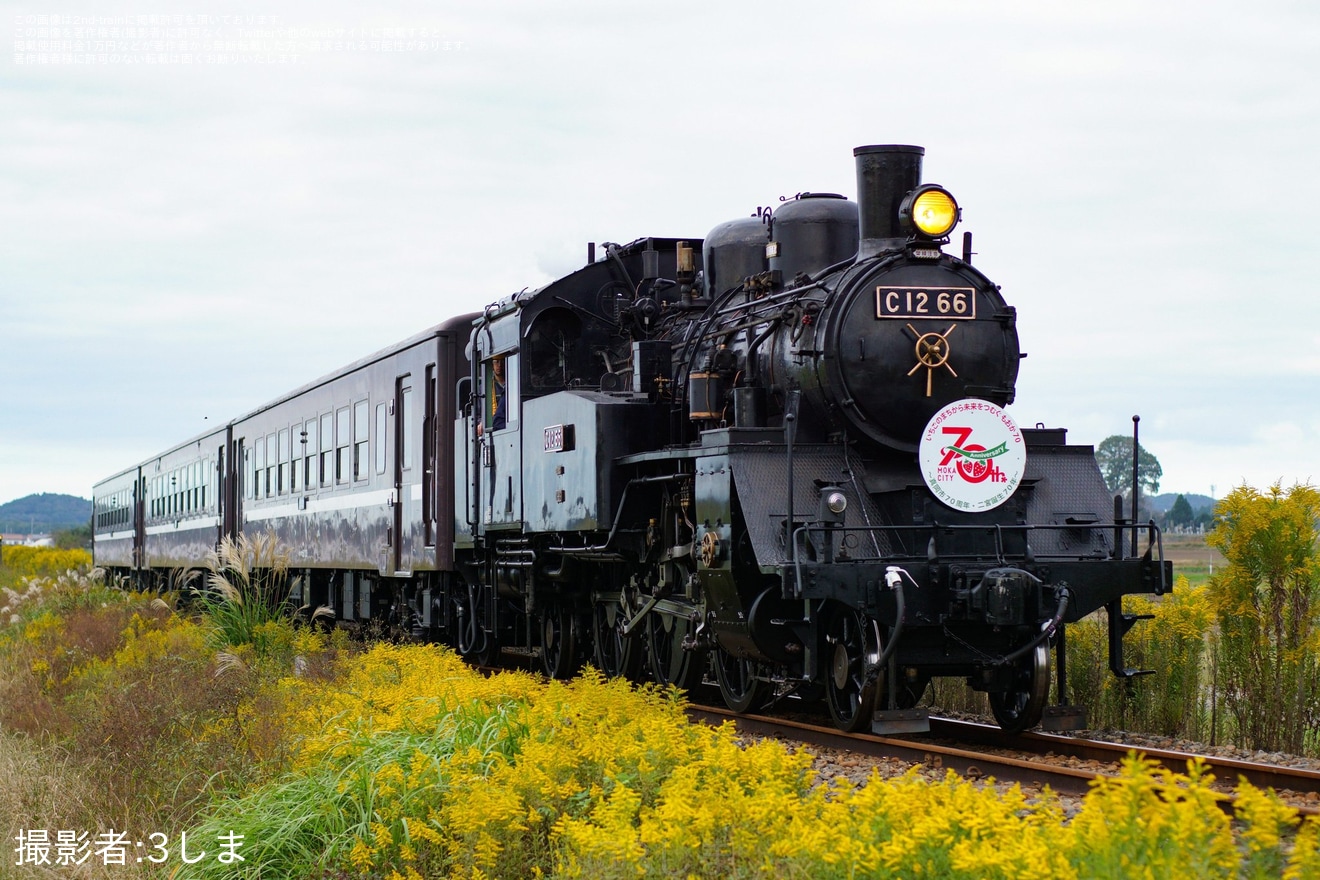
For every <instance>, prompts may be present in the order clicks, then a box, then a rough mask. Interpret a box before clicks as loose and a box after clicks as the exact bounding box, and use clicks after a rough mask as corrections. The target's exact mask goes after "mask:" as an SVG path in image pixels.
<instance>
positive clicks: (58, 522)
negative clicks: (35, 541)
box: [0, 492, 92, 535]
mask: <svg viewBox="0 0 1320 880" xmlns="http://www.w3.org/2000/svg"><path fill="white" fill-rule="evenodd" d="M91 519H92V502H90V501H88V500H87V499H86V498H79V497H78V496H76V495H57V494H55V493H52V492H42V493H41V494H40V495H28V496H27V497H25V498H19V499H17V500H15V501H10V502H9V503H8V504H0V532H18V533H21V534H24V535H26V534H43V533H46V532H54V531H58V530H60V529H71V528H74V527H75V526H85V525H87V524H88V523H89V522H90V521H91Z"/></svg>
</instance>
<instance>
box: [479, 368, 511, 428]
mask: <svg viewBox="0 0 1320 880" xmlns="http://www.w3.org/2000/svg"><path fill="white" fill-rule="evenodd" d="M486 388H487V392H488V393H487V394H486V415H485V418H483V419H482V422H483V423H484V427H485V428H486V430H490V431H500V430H503V429H504V426H505V422H506V416H505V413H506V406H507V404H506V400H505V398H506V397H507V396H508V395H507V394H506V389H505V382H504V358H503V357H497V358H491V359H490V368H489V371H488V372H487V373H486ZM481 427H482V426H481V425H479V426H478V433H480V432H481Z"/></svg>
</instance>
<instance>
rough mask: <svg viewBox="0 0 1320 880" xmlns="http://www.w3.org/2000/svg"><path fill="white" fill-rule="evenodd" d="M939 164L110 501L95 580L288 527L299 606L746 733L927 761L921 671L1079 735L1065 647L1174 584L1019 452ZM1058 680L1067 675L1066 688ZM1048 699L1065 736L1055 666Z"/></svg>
mask: <svg viewBox="0 0 1320 880" xmlns="http://www.w3.org/2000/svg"><path fill="white" fill-rule="evenodd" d="M923 155H924V150H923V149H922V148H920V147H913V146H901V145H890V146H865V147H859V148H857V149H856V150H855V151H854V156H855V160H856V165H857V180H858V199H857V201H856V202H851V201H848V200H847V199H845V198H843V197H842V196H838V195H834V194H822V193H800V194H798V195H797V196H795V197H793V198H792V199H787V200H785V201H784V204H783V205H782V206H780V207H779V208H778V209H777V210H775V211H774V212H773V214H772V213H771V212H769V211H760V212H758V216H753V217H747V218H743V219H739V220H734V221H731V222H728V223H724V224H721V225H719V226H717V227H715V229H714V230H712V231H711V233H710V234H709V235H708V236H707V237H706V238H705V239H704V241H701V240H696V239H688V240H678V239H668V238H645V239H639V240H637V241H634V242H632V243H631V244H627V245H616V244H610V243H607V244H605V245H603V247H602V251H601V253H600V256H599V257H597V255H596V252H595V247H594V245H592V246H589V248H588V262H587V264H586V265H585V266H584V267H582V268H581V269H579V270H577V271H576V272H573V273H572V274H570V275H567V276H565V277H564V278H561V279H559V280H557V281H554V282H552V283H550V284H548V285H546V286H545V287H543V288H541V289H539V290H536V291H531V292H522V293H517V294H513V295H512V296H508V297H505V298H504V299H501V300H500V301H498V302H496V303H492V304H491V305H489V306H487V307H486V308H485V309H484V310H483V311H482V312H481V313H479V314H474V315H466V316H462V317H459V318H455V319H453V320H450V321H448V322H447V323H445V324H442V325H440V326H438V327H435V328H433V329H431V330H428V331H426V332H424V333H421V334H419V335H417V336H414V337H412V338H411V339H408V340H406V341H404V342H401V343H399V344H398V345H396V346H393V347H391V348H388V349H386V350H384V351H381V352H378V353H377V354H374V355H372V356H370V357H367V358H364V359H363V360H360V361H358V362H357V363H354V364H352V365H350V366H348V367H346V368H344V369H342V370H340V371H338V372H336V373H334V374H331V375H329V376H326V377H324V378H322V379H320V380H318V381H316V382H313V383H311V384H309V385H306V386H304V387H302V388H300V389H298V390H296V391H294V392H292V393H290V394H288V395H286V396H284V397H281V398H279V399H278V400H275V401H272V402H271V403H269V404H267V405H265V406H262V407H260V408H258V409H256V410H254V411H252V412H250V413H248V414H246V415H244V416H242V417H240V418H238V419H235V420H233V421H232V422H229V423H228V424H226V425H225V426H223V428H220V429H217V430H215V431H211V432H209V433H207V434H204V435H202V436H199V437H196V438H193V439H192V440H189V441H187V442H186V443H184V444H181V445H180V446H177V447H175V448H173V449H171V450H168V451H166V452H164V453H162V454H161V455H159V456H156V457H154V458H152V459H149V460H148V461H145V462H142V463H140V464H138V465H136V466H134V467H132V468H128V469H126V470H125V471H123V472H121V473H119V474H117V475H115V476H113V477H111V478H109V479H107V480H105V481H103V482H102V483H100V484H98V485H97V487H96V489H95V493H94V494H95V511H96V512H95V514H94V517H95V523H94V525H95V529H94V533H95V552H96V559H97V562H98V564H100V565H102V566H104V567H107V568H109V569H110V570H111V571H113V572H116V573H119V574H121V575H124V576H127V577H131V578H135V579H137V580H140V581H148V582H156V583H159V582H160V581H161V579H162V576H163V575H165V574H168V573H169V572H170V571H171V570H177V569H184V570H188V569H195V568H197V567H198V566H199V565H200V564H201V563H202V561H203V559H204V557H205V554H206V552H207V551H208V550H210V549H211V548H212V547H214V546H215V544H216V543H217V541H218V540H219V539H220V538H222V537H225V536H230V537H235V536H237V535H239V534H241V533H249V534H251V533H259V532H265V531H267V530H270V531H273V532H274V533H275V534H276V535H277V536H278V538H279V541H280V543H281V544H282V545H283V546H284V548H286V549H287V550H288V551H289V553H290V554H291V570H292V571H293V572H295V573H296V574H297V575H298V577H297V578H296V579H295V581H294V586H293V591H294V594H293V596H292V599H293V601H294V602H296V603H298V604H305V605H309V606H318V605H325V606H329V607H331V608H333V610H334V611H335V613H336V615H337V617H338V618H339V619H340V620H341V621H368V620H381V619H383V620H385V621H387V622H388V623H389V624H391V625H394V626H397V627H401V628H403V629H404V630H405V631H410V632H412V633H413V634H414V635H417V636H420V637H426V638H430V639H435V640H440V641H444V642H447V643H449V644H451V645H453V646H454V647H455V648H457V649H458V650H459V651H461V652H462V653H463V654H464V655H466V656H468V657H470V658H472V659H474V660H478V661H488V660H491V659H493V658H494V657H495V656H496V655H497V654H499V653H501V652H505V653H522V654H525V655H528V656H534V657H536V658H539V661H540V663H541V665H542V667H543V668H544V670H545V672H546V673H547V674H548V675H551V676H558V677H562V676H567V675H570V674H572V673H573V672H574V671H575V670H576V668H577V667H578V665H579V664H580V662H582V661H583V660H586V659H590V661H591V662H593V663H594V664H595V665H596V666H597V667H598V668H600V669H601V670H602V671H604V672H605V673H607V674H610V675H625V676H631V677H638V676H640V675H642V674H643V673H642V669H643V667H646V668H647V669H648V670H649V675H650V676H651V677H652V678H654V679H655V680H657V681H659V682H662V683H668V684H674V685H678V686H682V687H687V686H691V685H693V684H695V683H696V682H698V681H699V680H701V679H702V678H703V676H705V675H707V674H709V675H711V676H713V678H714V679H715V681H716V682H717V683H718V685H719V688H720V691H721V693H722V695H723V697H724V699H725V700H726V702H727V703H728V704H729V706H730V707H732V708H734V709H735V710H738V711H749V710H752V709H756V708H759V707H763V706H765V705H767V704H768V703H770V702H771V701H773V700H775V699H776V698H781V697H784V696H786V695H790V694H794V695H797V696H800V697H805V698H811V699H816V698H823V699H824V700H825V702H826V704H827V705H828V707H829V710H830V713H831V716H832V717H833V719H834V721H835V723H836V724H837V725H838V726H839V727H841V728H844V729H849V730H857V729H864V728H871V729H874V730H877V731H882V732H892V731H898V730H916V729H921V728H922V727H924V725H925V713H924V711H923V710H920V709H916V708H914V707H915V705H916V703H917V702H918V700H919V699H920V697H921V695H922V694H923V692H924V691H925V689H926V686H927V684H928V683H929V681H930V679H931V678H932V677H934V676H959V677H964V678H966V680H967V682H968V683H969V685H970V686H971V687H973V688H976V689H978V690H983V691H985V692H987V693H988V695H989V698H990V704H991V707H992V709H993V711H994V714H995V716H996V718H997V719H998V721H999V722H1000V724H1001V725H1002V726H1004V727H1005V728H1008V729H1011V730H1021V729H1025V728H1028V727H1031V726H1034V725H1036V724H1038V723H1042V721H1043V722H1044V723H1045V724H1046V726H1050V727H1053V728H1056V729H1058V728H1067V727H1078V726H1083V725H1084V712H1083V711H1082V710H1080V709H1078V708H1077V707H1072V706H1068V705H1066V703H1067V699H1066V696H1067V686H1066V670H1065V668H1064V657H1065V650H1064V649H1065V642H1064V639H1065V631H1066V625H1067V624H1068V623H1071V622H1073V621H1076V620H1079V619H1081V618H1082V617H1085V616H1086V615H1089V614H1091V613H1093V612H1095V611H1097V610H1098V609H1100V608H1106V609H1107V610H1108V612H1109V615H1108V619H1109V649H1110V667H1111V669H1112V671H1113V672H1114V673H1115V674H1116V675H1119V676H1121V677H1126V678H1130V677H1132V676H1133V675H1135V674H1137V673H1136V671H1134V670H1129V669H1127V668H1126V667H1125V666H1124V663H1123V656H1122V652H1123V635H1124V633H1125V632H1126V631H1127V629H1128V628H1129V627H1131V625H1132V624H1133V623H1134V622H1135V620H1134V618H1133V617H1132V616H1128V615H1124V614H1123V613H1122V609H1121V604H1120V602H1121V598H1122V596H1124V595H1126V594H1130V593H1157V594H1158V593H1163V592H1165V591H1166V590H1167V589H1168V587H1169V585H1170V583H1171V578H1172V571H1171V566H1170V564H1169V563H1167V562H1166V561H1164V559H1163V555H1162V551H1161V548H1160V543H1159V533H1158V531H1157V530H1156V529H1155V527H1154V526H1153V524H1148V525H1145V526H1138V525H1137V524H1136V523H1135V522H1133V521H1131V520H1124V519H1123V518H1122V510H1121V507H1120V506H1119V505H1118V503H1117V502H1118V500H1117V499H1112V498H1111V497H1110V496H1109V493H1108V491H1107V490H1106V487H1105V485H1104V482H1103V480H1102V479H1101V476H1100V472H1099V469H1098V468H1097V466H1096V462H1095V456H1094V453H1093V450H1092V448H1091V447H1089V446H1070V445H1067V443H1066V442H1065V431H1063V430H1062V429H1047V428H1043V427H1041V426H1037V427H1035V428H1025V429H1020V428H1018V427H1017V425H1016V424H1015V423H1014V422H1013V420H1012V419H1011V418H1010V417H1009V416H1008V415H1007V414H1006V413H1004V411H1003V410H1002V409H1001V407H1003V406H1006V405H1007V404H1009V403H1011V402H1012V400H1013V396H1014V385H1015V381H1016V377H1017V372H1018V364H1019V360H1020V358H1022V357H1024V356H1025V355H1023V354H1021V352H1020V350H1019V346H1018V338H1017V331H1016V326H1015V311H1014V309H1013V307H1012V306H1009V305H1008V304H1007V303H1006V302H1005V301H1004V298H1003V296H1002V295H1001V293H1000V290H999V287H998V286H997V285H995V284H993V283H992V282H991V281H990V280H989V279H987V278H986V277H985V276H984V275H982V274H981V273H980V272H979V271H978V270H977V269H975V268H974V267H973V266H972V265H971V248H970V237H969V236H968V235H964V241H963V253H962V255H961V257H958V256H954V255H952V254H948V253H945V252H944V247H945V246H946V245H947V244H948V243H949V240H950V239H949V236H950V233H951V232H952V230H953V228H954V226H955V225H956V224H957V222H958V220H959V209H958V206H957V203H956V202H955V201H954V199H953V197H952V195H951V194H950V193H949V192H948V191H947V190H945V189H943V188H942V187H939V186H936V185H933V184H923V183H922V182H921V160H922V156H923ZM1052 660H1053V662H1052ZM1052 666H1053V667H1054V670H1053V672H1054V676H1055V678H1056V680H1057V685H1058V688H1057V696H1058V699H1057V703H1058V705H1053V706H1051V705H1049V704H1050V703H1051V700H1050V688H1049V684H1050V681H1051V671H1052V670H1051V667H1052Z"/></svg>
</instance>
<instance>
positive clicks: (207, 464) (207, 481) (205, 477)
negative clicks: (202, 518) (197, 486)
mask: <svg viewBox="0 0 1320 880" xmlns="http://www.w3.org/2000/svg"><path fill="white" fill-rule="evenodd" d="M199 467H200V468H201V469H202V489H201V492H202V505H201V509H202V510H206V490H207V489H208V488H210V486H211V477H212V475H214V474H215V471H214V470H212V469H211V459H209V458H204V459H202V463H201V464H200V465H199Z"/></svg>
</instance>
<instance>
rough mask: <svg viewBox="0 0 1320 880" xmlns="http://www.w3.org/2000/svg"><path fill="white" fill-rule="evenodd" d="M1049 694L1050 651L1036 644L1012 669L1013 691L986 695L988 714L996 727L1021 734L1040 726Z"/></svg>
mask: <svg viewBox="0 0 1320 880" xmlns="http://www.w3.org/2000/svg"><path fill="white" fill-rule="evenodd" d="M1049 690H1050V648H1049V645H1046V644H1043V643H1042V644H1040V645H1037V646H1036V649H1035V650H1034V651H1032V652H1031V653H1030V654H1028V655H1027V656H1026V657H1023V658H1022V659H1021V660H1019V661H1017V663H1015V664H1014V665H1013V687H1012V688H1011V689H1010V690H1008V691H1000V692H996V693H991V694H990V711H991V712H993V713H994V716H995V720H996V721H998V722H999V726H1000V727H1002V728H1003V729H1004V730H1006V731H1007V732H1009V733H1021V732H1022V731H1024V730H1028V729H1030V728H1032V727H1035V726H1036V725H1037V724H1039V723H1040V718H1041V715H1042V714H1043V713H1044V711H1045V701H1046V700H1047V699H1048V698H1049Z"/></svg>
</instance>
